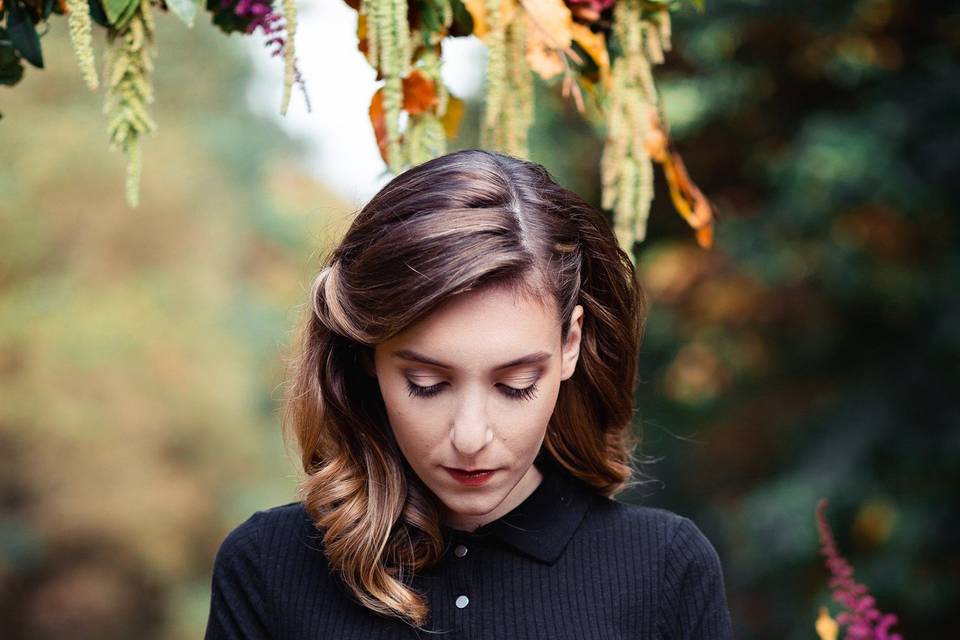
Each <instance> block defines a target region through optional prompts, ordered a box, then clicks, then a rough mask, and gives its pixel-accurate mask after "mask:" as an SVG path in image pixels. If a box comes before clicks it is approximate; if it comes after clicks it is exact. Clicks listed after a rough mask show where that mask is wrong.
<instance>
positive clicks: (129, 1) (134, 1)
mask: <svg viewBox="0 0 960 640" xmlns="http://www.w3.org/2000/svg"><path fill="white" fill-rule="evenodd" d="M139 4H140V0H103V11H104V13H106V14H107V20H109V21H110V24H111V25H113V26H114V27H117V28H120V27H121V26H123V24H125V21H126V19H129V17H130V16H131V15H133V10H134V9H136V6H137V5H139ZM121 19H124V22H123V23H121Z"/></svg>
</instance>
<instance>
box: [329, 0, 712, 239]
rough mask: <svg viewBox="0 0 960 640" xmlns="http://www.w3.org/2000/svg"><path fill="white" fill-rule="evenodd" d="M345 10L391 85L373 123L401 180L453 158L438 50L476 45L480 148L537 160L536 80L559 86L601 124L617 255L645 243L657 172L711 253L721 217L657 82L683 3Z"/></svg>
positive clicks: (455, 107)
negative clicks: (700, 183) (666, 112)
mask: <svg viewBox="0 0 960 640" xmlns="http://www.w3.org/2000/svg"><path fill="white" fill-rule="evenodd" d="M346 2H347V4H348V5H349V6H351V7H352V8H353V9H355V10H356V11H357V12H358V22H357V36H358V40H359V48H360V51H362V52H363V54H364V55H365V56H366V58H367V60H368V61H369V63H370V64H371V66H372V67H373V68H374V69H376V71H377V79H378V80H382V81H383V85H382V86H381V87H380V88H379V89H378V90H377V91H376V93H374V95H373V98H372V100H371V103H370V119H371V121H372V125H373V128H374V132H375V133H376V137H377V141H378V144H379V147H380V153H381V155H382V157H383V159H384V161H385V162H386V163H387V165H388V166H389V168H390V170H391V171H393V172H394V173H397V172H400V171H402V170H403V169H404V168H406V167H409V166H413V165H416V164H419V163H421V162H423V161H424V160H426V159H429V158H432V157H436V156H438V155H443V154H444V153H446V140H447V139H448V138H451V137H453V136H454V135H455V133H456V130H457V127H458V124H459V121H460V117H461V115H462V112H463V104H462V103H461V101H460V100H458V99H457V98H456V97H454V96H452V95H450V93H449V91H448V90H447V89H446V87H445V86H444V84H443V81H442V79H441V77H440V56H441V45H440V43H441V41H442V40H443V38H445V37H448V36H452V37H458V36H469V35H474V36H476V37H478V38H479V39H480V40H482V41H483V42H484V43H485V44H486V45H487V48H488V58H487V74H486V85H485V88H484V92H485V96H484V113H483V119H482V123H481V131H480V143H481V146H483V147H487V148H494V149H498V150H500V151H503V152H505V153H509V154H511V155H515V156H519V157H529V149H528V142H527V133H528V130H529V128H530V125H531V124H532V121H533V74H537V75H538V76H540V77H541V78H543V79H544V80H546V81H549V82H551V83H560V84H561V86H562V92H563V96H564V97H569V98H571V99H572V100H573V101H574V103H575V104H576V106H577V109H578V110H579V111H580V112H581V113H586V108H585V101H586V100H587V99H589V100H591V101H592V104H594V105H596V107H597V109H598V111H599V113H601V114H602V117H603V119H604V124H605V127H606V134H605V140H604V150H603V155H602V158H601V167H600V168H601V179H602V186H603V194H602V203H601V204H602V206H603V207H604V208H605V209H610V210H612V211H613V214H614V226H615V230H616V233H617V237H618V240H619V242H620V244H621V246H623V247H624V248H625V249H626V250H627V252H628V253H630V254H631V255H632V251H631V249H632V247H633V244H634V242H637V241H642V240H643V239H644V237H645V236H646V228H647V218H648V214H649V212H650V204H651V201H652V200H653V176H654V163H656V164H659V165H660V167H661V168H662V169H663V172H664V177H665V179H666V183H667V185H668V186H669V190H670V197H671V200H672V202H673V205H674V207H675V208H676V210H677V212H678V213H679V214H680V215H682V216H683V218H684V219H685V220H686V221H687V222H688V223H689V225H690V226H691V227H692V228H693V229H694V230H695V231H696V238H697V242H698V243H699V244H700V246H703V247H709V246H711V245H712V243H713V223H714V219H715V215H714V213H713V207H712V206H711V204H710V203H709V201H708V200H707V198H706V197H705V196H704V195H703V194H702V193H701V192H700V190H699V189H698V188H697V187H696V185H695V184H694V183H693V182H692V181H691V180H690V178H689V176H688V174H687V172H686V169H685V167H684V164H683V161H682V160H681V158H680V156H679V154H678V153H677V152H676V150H675V149H674V146H673V144H672V142H671V139H670V135H669V132H668V128H667V125H666V120H665V118H664V116H663V110H662V108H661V104H660V99H659V96H658V93H657V88H656V83H655V82H654V78H653V73H652V68H653V66H654V65H657V64H660V63H662V62H663V61H664V51H668V50H669V49H670V48H671V31H670V11H671V10H672V9H675V8H677V6H678V5H679V0H409V1H408V0H346ZM697 5H698V6H700V5H699V3H697ZM700 8H702V7H700ZM584 94H586V95H587V98H585V97H584Z"/></svg>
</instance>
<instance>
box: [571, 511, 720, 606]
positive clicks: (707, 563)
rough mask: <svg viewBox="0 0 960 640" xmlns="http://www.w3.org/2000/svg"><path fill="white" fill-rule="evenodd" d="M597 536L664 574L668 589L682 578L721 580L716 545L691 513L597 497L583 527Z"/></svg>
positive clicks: (645, 569) (590, 535) (587, 534)
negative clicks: (684, 514) (686, 513)
mask: <svg viewBox="0 0 960 640" xmlns="http://www.w3.org/2000/svg"><path fill="white" fill-rule="evenodd" d="M581 529H582V533H583V534H584V535H585V536H586V537H587V538H589V539H597V541H602V543H603V544H605V545H609V546H610V547H611V548H614V549H617V550H619V551H622V552H623V553H622V554H620V555H622V556H624V557H627V558H630V559H631V560H632V561H634V562H636V563H640V564H641V565H642V568H643V570H644V571H645V572H651V571H652V572H653V573H655V574H658V575H660V576H661V581H660V583H661V585H662V586H663V587H664V588H667V589H669V588H670V586H671V582H674V581H675V580H676V579H678V578H681V577H684V576H685V577H686V578H687V579H690V578H694V579H695V576H700V577H701V578H705V579H709V580H712V581H719V580H722V569H721V562H720V557H719V554H718V553H717V550H716V547H715V546H714V545H713V543H712V542H711V541H710V540H709V539H708V538H707V536H706V534H704V532H703V531H702V530H701V529H700V527H699V526H697V524H696V523H695V522H694V521H693V520H691V519H690V518H688V517H686V516H683V515H681V514H678V513H675V512H673V511H670V510H668V509H662V508H659V507H650V506H646V505H636V504H628V503H624V502H619V501H617V500H613V499H610V498H605V497H602V496H596V498H595V500H594V501H593V504H592V505H591V508H590V510H589V511H588V513H587V516H586V518H585V519H584V522H583V525H582V527H581Z"/></svg>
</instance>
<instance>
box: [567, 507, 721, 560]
mask: <svg viewBox="0 0 960 640" xmlns="http://www.w3.org/2000/svg"><path fill="white" fill-rule="evenodd" d="M584 525H585V530H586V532H588V533H589V532H591V531H595V532H614V533H619V534H620V535H621V536H624V537H626V538H629V539H634V540H636V541H637V542H638V543H640V542H642V543H643V544H644V545H645V546H651V545H652V546H655V547H658V548H664V549H665V548H667V547H668V546H670V544H671V543H672V542H673V541H675V539H676V537H677V536H678V535H681V536H685V537H688V536H689V535H690V534H691V533H693V532H694V531H695V532H700V530H699V528H698V527H697V526H696V524H694V523H693V521H692V520H690V519H689V518H687V517H686V516H683V515H680V514H678V513H675V512H673V511H670V510H668V509H663V508H660V507H651V506H647V505H640V504H630V503H626V502H620V501H618V500H615V499H612V498H606V497H603V496H600V495H595V496H594V498H593V501H592V504H591V506H590V509H589V511H588V512H587V517H586V518H585V521H584ZM700 535H701V536H702V535H703V534H702V533H700ZM703 541H706V537H705V536H704V537H703Z"/></svg>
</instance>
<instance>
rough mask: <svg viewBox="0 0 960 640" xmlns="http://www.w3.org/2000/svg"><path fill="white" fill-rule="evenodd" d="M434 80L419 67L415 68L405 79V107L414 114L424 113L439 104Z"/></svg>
mask: <svg viewBox="0 0 960 640" xmlns="http://www.w3.org/2000/svg"><path fill="white" fill-rule="evenodd" d="M438 102H439V99H438V98H437V92H436V88H435V86H434V83H433V80H431V79H430V78H428V77H427V76H426V75H425V74H424V73H423V72H421V71H420V70H419V69H414V70H413V71H411V72H410V75H408V76H407V77H406V78H404V79H403V108H404V109H405V110H406V111H407V113H409V114H410V115H412V116H415V115H417V114H418V113H423V112H424V111H426V110H427V109H431V108H433V107H435V106H436V105H437V103H438Z"/></svg>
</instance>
